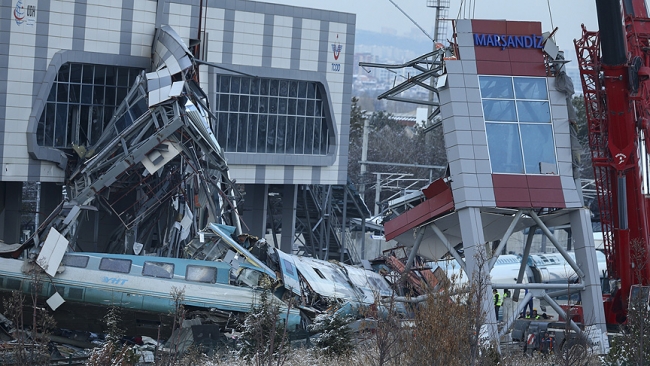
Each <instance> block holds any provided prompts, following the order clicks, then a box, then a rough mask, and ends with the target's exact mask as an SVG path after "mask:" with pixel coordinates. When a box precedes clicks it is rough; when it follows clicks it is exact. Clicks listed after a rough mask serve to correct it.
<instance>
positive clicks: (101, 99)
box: [36, 63, 146, 148]
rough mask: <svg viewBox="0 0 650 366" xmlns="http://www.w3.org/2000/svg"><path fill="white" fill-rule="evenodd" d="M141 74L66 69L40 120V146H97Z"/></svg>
mask: <svg viewBox="0 0 650 366" xmlns="http://www.w3.org/2000/svg"><path fill="white" fill-rule="evenodd" d="M140 71H141V70H139V69H135V68H128V67H116V66H105V65H88V64H78V63H66V64H64V65H62V66H61V68H60V69H59V72H58V73H57V76H56V79H55V81H54V83H53V84H52V88H51V89H50V93H49V95H48V98H47V102H46V104H45V109H44V110H43V113H42V114H41V116H40V118H39V122H38V127H37V131H36V137H37V142H38V144H39V145H40V146H48V147H55V148H69V147H70V146H71V145H72V144H76V145H86V146H90V145H94V144H95V143H96V142H97V139H98V138H99V136H100V135H101V134H102V133H103V131H104V128H105V127H106V126H107V125H108V122H109V121H110V120H111V118H112V117H113V113H114V112H115V109H116V108H117V106H119V104H120V103H121V102H122V100H124V98H125V97H126V95H127V94H128V91H129V88H130V87H131V84H132V83H133V82H134V81H135V78H136V76H137V75H138V73H139V72H140ZM145 107H146V106H145Z"/></svg>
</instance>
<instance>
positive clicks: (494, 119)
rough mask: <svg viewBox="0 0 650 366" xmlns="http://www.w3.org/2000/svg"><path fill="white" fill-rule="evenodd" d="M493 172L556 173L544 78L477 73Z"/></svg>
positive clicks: (551, 127)
mask: <svg viewBox="0 0 650 366" xmlns="http://www.w3.org/2000/svg"><path fill="white" fill-rule="evenodd" d="M479 85H480V89H481V101H482V103H483V117H484V119H485V131H486V133H487V141H488V151H489V154H490V163H491V165H492V172H493V173H518V174H556V173H557V160H556V157H555V144H554V142H553V126H552V124H551V111H550V105H549V102H548V89H547V85H546V79H545V78H534V77H504V76H483V75H481V76H479Z"/></svg>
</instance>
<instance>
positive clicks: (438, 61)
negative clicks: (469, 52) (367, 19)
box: [359, 48, 446, 122]
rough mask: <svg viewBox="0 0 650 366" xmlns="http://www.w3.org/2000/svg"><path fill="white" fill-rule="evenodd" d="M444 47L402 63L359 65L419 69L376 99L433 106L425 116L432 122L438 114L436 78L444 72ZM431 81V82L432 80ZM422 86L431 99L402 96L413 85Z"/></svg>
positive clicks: (387, 68) (362, 65) (365, 63)
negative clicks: (431, 94)
mask: <svg viewBox="0 0 650 366" xmlns="http://www.w3.org/2000/svg"><path fill="white" fill-rule="evenodd" d="M445 51H446V50H445V49H444V48H439V49H437V50H435V51H431V52H429V53H426V54H424V55H422V56H420V57H416V58H414V59H413V60H411V61H408V62H405V63H403V64H380V63H374V62H359V66H361V67H364V68H366V67H372V68H381V69H386V70H395V69H404V68H408V67H410V68H413V69H415V70H417V71H419V72H420V73H419V74H416V75H409V76H408V78H406V80H404V81H402V82H401V83H399V84H397V85H395V86H393V87H392V88H390V89H388V90H387V91H385V92H383V93H381V94H380V95H379V96H378V97H377V99H388V100H394V101H398V102H406V103H414V104H422V105H427V106H431V107H433V110H432V112H431V113H430V114H429V116H427V122H433V121H434V120H435V118H436V117H437V116H438V115H439V114H440V99H439V98H438V88H437V87H436V86H435V85H436V80H437V79H438V77H440V76H441V75H442V74H443V73H444V56H445ZM432 81H433V82H432ZM416 86H419V87H422V88H424V89H426V90H427V91H429V92H431V93H433V94H434V98H433V99H431V100H422V99H413V98H409V97H405V96H402V95H401V94H402V93H404V92H406V91H408V90H409V89H411V88H413V87H416Z"/></svg>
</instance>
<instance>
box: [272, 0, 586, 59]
mask: <svg viewBox="0 0 650 366" xmlns="http://www.w3.org/2000/svg"><path fill="white" fill-rule="evenodd" d="M262 1H268V2H273V3H277V4H286V5H294V6H303V7H308V8H316V9H326V10H335V11H341V12H346V13H354V14H356V15H357V29H362V30H370V31H376V32H381V31H382V28H393V29H395V30H396V31H397V34H408V33H410V32H411V30H412V28H416V27H415V25H413V23H412V22H411V21H410V20H409V19H408V18H407V17H406V16H404V14H402V13H401V12H400V11H399V10H398V9H397V8H396V7H395V6H394V5H393V4H391V2H390V1H389V0H328V1H322V0H262ZM393 1H394V2H395V3H396V4H397V5H398V6H399V7H400V8H401V9H402V10H404V11H405V12H406V13H407V14H408V15H409V16H410V17H411V18H412V19H413V20H415V21H416V22H417V23H418V24H419V25H420V26H421V27H422V28H424V29H425V30H426V31H427V32H428V33H429V34H431V35H433V17H434V16H435V9H433V8H428V7H427V6H426V4H427V0H393ZM442 2H444V0H443V1H442ZM449 2H450V7H449V18H450V19H457V18H460V19H463V18H474V19H507V20H529V21H541V22H542V30H543V31H550V30H552V29H553V28H554V27H558V31H557V33H556V43H557V45H558V46H559V47H560V49H564V50H566V51H571V53H570V55H575V51H574V46H573V40H574V39H575V38H580V37H581V34H582V28H581V24H583V23H584V24H585V26H586V27H587V29H588V30H597V29H598V22H597V19H596V1H595V0H474V1H473V4H472V6H467V5H465V6H463V9H462V10H461V11H459V8H460V4H461V2H462V1H461V0H450V1H449ZM467 2H468V1H464V3H467ZM549 7H550V12H549ZM470 9H471V10H473V13H470V12H469V10H470ZM551 19H552V25H553V26H551ZM567 58H568V59H571V60H573V59H575V56H573V57H567Z"/></svg>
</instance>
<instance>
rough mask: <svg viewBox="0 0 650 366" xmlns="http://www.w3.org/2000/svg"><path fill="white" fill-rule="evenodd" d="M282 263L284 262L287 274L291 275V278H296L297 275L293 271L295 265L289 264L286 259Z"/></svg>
mask: <svg viewBox="0 0 650 366" xmlns="http://www.w3.org/2000/svg"><path fill="white" fill-rule="evenodd" d="M282 262H284V268H285V271H286V272H287V274H290V275H291V276H295V275H296V273H295V271H294V270H293V264H291V262H289V261H288V260H286V259H283V260H282Z"/></svg>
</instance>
